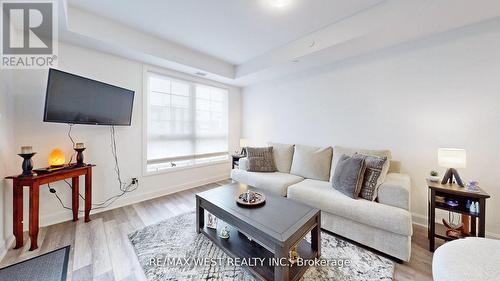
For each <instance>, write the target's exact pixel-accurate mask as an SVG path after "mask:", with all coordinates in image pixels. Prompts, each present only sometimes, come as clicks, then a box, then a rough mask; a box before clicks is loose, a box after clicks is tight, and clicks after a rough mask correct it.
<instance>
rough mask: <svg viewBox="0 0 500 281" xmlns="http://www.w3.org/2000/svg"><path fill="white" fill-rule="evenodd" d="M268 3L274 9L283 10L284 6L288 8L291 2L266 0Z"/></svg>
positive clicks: (287, 0) (288, 0)
mask: <svg viewBox="0 0 500 281" xmlns="http://www.w3.org/2000/svg"><path fill="white" fill-rule="evenodd" d="M268 1H269V4H270V5H271V6H273V7H276V8H283V7H285V6H288V5H289V4H290V2H291V0H268Z"/></svg>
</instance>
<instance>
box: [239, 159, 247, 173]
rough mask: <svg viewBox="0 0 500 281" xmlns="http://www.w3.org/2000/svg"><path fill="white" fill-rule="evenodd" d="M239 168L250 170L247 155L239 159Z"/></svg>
mask: <svg viewBox="0 0 500 281" xmlns="http://www.w3.org/2000/svg"><path fill="white" fill-rule="evenodd" d="M238 168H240V169H241V170H245V171H248V159H247V158H246V157H245V158H240V159H239V160H238Z"/></svg>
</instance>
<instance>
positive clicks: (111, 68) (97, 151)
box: [6, 43, 240, 235]
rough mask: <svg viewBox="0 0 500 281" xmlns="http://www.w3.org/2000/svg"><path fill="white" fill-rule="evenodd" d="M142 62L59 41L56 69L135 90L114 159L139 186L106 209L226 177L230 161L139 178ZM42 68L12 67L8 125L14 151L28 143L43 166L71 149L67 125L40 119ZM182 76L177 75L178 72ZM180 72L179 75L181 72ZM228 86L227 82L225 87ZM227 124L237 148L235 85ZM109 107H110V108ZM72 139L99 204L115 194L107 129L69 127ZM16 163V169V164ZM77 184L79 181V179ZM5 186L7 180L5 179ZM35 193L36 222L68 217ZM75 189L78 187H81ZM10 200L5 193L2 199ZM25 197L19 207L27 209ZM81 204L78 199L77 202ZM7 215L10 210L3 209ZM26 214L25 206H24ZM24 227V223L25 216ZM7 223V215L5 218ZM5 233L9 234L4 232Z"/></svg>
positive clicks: (62, 189)
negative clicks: (55, 152) (89, 166)
mask: <svg viewBox="0 0 500 281" xmlns="http://www.w3.org/2000/svg"><path fill="white" fill-rule="evenodd" d="M143 67H144V66H143V65H142V64H141V63H138V62H134V61H131V60H127V59H124V58H120V57H116V56H112V55H109V54H105V53H101V52H96V51H92V50H89V49H84V48H80V47H75V46H73V45H68V44H62V43H61V44H60V45H59V67H58V68H59V69H61V70H64V71H68V72H71V73H75V74H78V75H82V76H86V77H89V78H93V79H97V80H100V81H104V82H107V83H110V84H114V85H118V86H121V87H124V88H128V89H132V90H134V91H135V93H136V95H135V100H134V111H133V117H132V126H131V127H117V128H116V133H117V149H118V159H119V163H120V168H121V172H122V177H123V179H124V180H127V181H129V180H130V178H132V177H137V178H139V183H140V187H139V189H137V190H136V191H134V192H133V193H129V194H127V195H126V196H125V197H124V198H122V199H119V200H118V201H117V202H116V203H115V204H114V205H112V206H111V207H116V206H120V205H124V204H129V203H131V202H137V201H142V200H145V199H149V198H152V197H156V196H160V195H163V194H167V193H171V192H175V191H177V190H179V189H184V188H188V187H193V186H195V185H200V184H205V183H207V182H211V181H215V180H220V179H223V178H227V177H228V176H229V171H230V164H229V161H228V163H225V164H217V165H212V166H206V167H200V168H196V169H192V170H184V171H178V172H171V173H166V174H161V175H155V176H147V177H143V176H142V170H143V169H142V167H141V165H142V116H143V115H142V108H143V106H142V96H143ZM47 73H48V71H47V70H22V71H16V72H15V73H14V77H13V85H12V88H13V89H15V96H14V103H13V104H12V105H13V106H14V108H13V109H14V117H15V118H14V120H15V123H16V126H15V129H14V138H15V141H14V143H15V150H14V151H9V153H10V154H13V153H15V152H16V150H18V149H19V147H20V146H21V145H32V146H33V147H34V150H36V151H37V155H36V156H35V157H34V158H33V160H34V164H35V166H36V167H43V166H47V157H48V154H49V153H50V151H51V150H52V149H53V148H56V147H59V148H61V149H63V151H64V152H65V153H66V157H67V159H69V155H70V154H71V153H72V148H71V147H72V146H71V142H70V140H69V139H68V137H67V131H68V125H65V124H56V123H44V122H42V119H43V108H44V101H45V88H46V83H47ZM179 75H180V76H183V75H182V74H179ZM184 76H185V75H184ZM228 87H229V86H228ZM229 89H230V95H229V106H230V128H229V132H230V133H229V138H230V139H229V148H230V151H234V150H236V149H237V148H238V141H239V137H240V89H239V88H235V87H229ZM110 110H112V109H110ZM73 138H74V139H75V141H78V142H84V143H85V146H86V147H87V150H86V151H85V153H84V155H85V161H86V162H88V163H93V164H96V165H97V166H96V167H95V168H94V173H93V200H94V202H95V203H98V202H102V201H103V200H105V199H106V198H108V197H110V196H111V195H115V194H117V193H119V189H118V185H117V181H116V175H115V172H114V162H113V158H112V155H111V150H110V132H109V128H108V127H107V126H85V125H76V126H74V127H73ZM15 159H16V160H17V162H15V164H14V167H15V168H14V171H15V172H20V167H21V158H19V157H17V158H15ZM18 167H19V168H18ZM81 181H82V182H81V185H80V186H83V185H82V184H83V179H81ZM9 184H10V183H9ZM53 186H54V187H56V189H57V190H58V191H57V192H58V194H60V196H61V198H62V199H63V202H65V204H66V205H68V206H70V204H71V196H70V195H71V192H70V190H69V188H68V187H67V185H65V184H64V183H58V184H54V185H53ZM41 189H42V190H41V192H40V224H41V225H47V224H52V223H56V222H60V221H63V220H69V219H71V211H69V210H65V209H63V208H61V206H60V204H59V202H58V201H57V199H56V198H55V197H54V196H53V195H52V194H50V193H49V192H48V189H47V187H46V186H42V187H41ZM81 192H82V193H83V190H82V188H81ZM6 200H7V201H9V200H12V199H11V197H10V198H7V199H6ZM27 202H28V201H27V198H25V207H27ZM80 206H83V201H82V202H81V203H80ZM6 212H7V213H9V216H11V215H10V214H11V212H12V209H11V208H6ZM25 214H27V209H25ZM24 221H25V228H26V227H27V225H28V220H27V216H26V215H25V220H24ZM8 223H9V224H11V219H9V220H8ZM8 233H9V235H10V232H8Z"/></svg>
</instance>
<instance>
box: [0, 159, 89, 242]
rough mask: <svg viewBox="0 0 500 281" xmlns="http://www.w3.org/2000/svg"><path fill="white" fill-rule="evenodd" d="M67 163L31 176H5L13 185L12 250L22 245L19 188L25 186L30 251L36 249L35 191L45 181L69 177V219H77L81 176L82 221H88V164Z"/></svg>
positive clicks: (37, 210) (21, 205) (36, 217)
mask: <svg viewBox="0 0 500 281" xmlns="http://www.w3.org/2000/svg"><path fill="white" fill-rule="evenodd" d="M94 166H95V165H91V164H86V165H84V166H77V165H71V166H68V167H65V168H62V169H60V170H57V171H53V172H50V173H44V174H34V175H33V176H23V175H16V176H9V177H6V179H12V187H13V203H12V207H13V232H14V237H15V238H16V246H15V247H14V249H18V248H21V247H22V246H23V188H24V187H25V186H27V187H29V236H30V240H31V245H30V251H33V250H35V249H37V248H38V229H39V226H38V216H39V197H40V196H39V194H40V185H43V184H49V183H52V182H56V181H61V180H64V179H69V178H71V179H72V184H71V186H72V202H71V203H72V211H73V221H77V220H78V208H79V206H78V203H79V198H78V197H79V191H78V189H79V177H80V176H85V222H89V221H90V210H91V209H92V167H94Z"/></svg>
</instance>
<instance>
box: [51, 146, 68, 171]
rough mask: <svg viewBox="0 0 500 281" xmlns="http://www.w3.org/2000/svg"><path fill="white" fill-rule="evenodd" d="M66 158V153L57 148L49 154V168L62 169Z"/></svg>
mask: <svg viewBox="0 0 500 281" xmlns="http://www.w3.org/2000/svg"><path fill="white" fill-rule="evenodd" d="M65 161H66V158H65V157H64V152H63V151H62V150H61V149H59V148H56V149H54V150H52V152H51V153H50V154H49V166H50V167H61V166H63V165H64V163H65Z"/></svg>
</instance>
